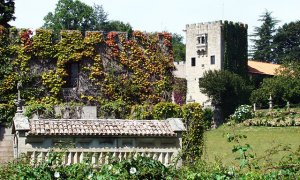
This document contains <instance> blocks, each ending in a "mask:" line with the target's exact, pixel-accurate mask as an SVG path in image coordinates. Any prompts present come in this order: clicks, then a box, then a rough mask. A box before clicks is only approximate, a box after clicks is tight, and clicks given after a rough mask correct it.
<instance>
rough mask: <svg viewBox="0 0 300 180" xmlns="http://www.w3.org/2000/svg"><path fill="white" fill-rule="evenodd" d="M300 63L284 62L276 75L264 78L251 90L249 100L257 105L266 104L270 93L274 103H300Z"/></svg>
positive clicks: (264, 105) (262, 105) (263, 105)
mask: <svg viewBox="0 0 300 180" xmlns="http://www.w3.org/2000/svg"><path fill="white" fill-rule="evenodd" d="M299 77H300V65H299V63H290V64H285V65H284V68H282V69H281V70H280V72H279V75H278V76H274V77H272V78H267V79H264V81H263V83H262V85H261V86H260V88H259V89H256V90H254V91H253V92H252V94H251V97H250V101H251V103H256V104H257V105H258V106H261V107H266V106H268V99H269V97H270V94H271V96H272V99H273V103H274V104H275V105H281V106H282V105H285V104H286V103H287V102H289V103H291V104H298V103H300V80H299Z"/></svg>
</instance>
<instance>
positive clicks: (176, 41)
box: [172, 33, 185, 62]
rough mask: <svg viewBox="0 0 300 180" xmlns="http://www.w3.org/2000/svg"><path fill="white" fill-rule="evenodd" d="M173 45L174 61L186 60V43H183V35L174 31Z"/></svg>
mask: <svg viewBox="0 0 300 180" xmlns="http://www.w3.org/2000/svg"><path fill="white" fill-rule="evenodd" d="M172 46H173V50H174V61H177V62H178V61H185V44H184V43H183V36H181V35H180V34H176V33H173V34H172Z"/></svg>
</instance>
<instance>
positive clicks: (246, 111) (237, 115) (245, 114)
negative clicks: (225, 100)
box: [231, 105, 254, 123]
mask: <svg viewBox="0 0 300 180" xmlns="http://www.w3.org/2000/svg"><path fill="white" fill-rule="evenodd" d="M253 116H254V113H253V110H252V107H251V106H249V105H241V106H239V107H238V108H237V109H236V110H235V112H234V114H233V115H231V118H232V119H233V120H234V121H235V122H237V123H240V122H243V121H244V120H246V119H251V118H252V117H253Z"/></svg>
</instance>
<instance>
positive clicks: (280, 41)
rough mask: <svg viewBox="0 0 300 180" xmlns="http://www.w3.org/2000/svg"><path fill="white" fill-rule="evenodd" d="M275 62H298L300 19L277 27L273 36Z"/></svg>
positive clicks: (299, 58) (299, 57)
mask: <svg viewBox="0 0 300 180" xmlns="http://www.w3.org/2000/svg"><path fill="white" fill-rule="evenodd" d="M274 45H275V53H276V62H277V63H284V62H293V61H296V62H300V21H295V22H290V23H288V24H284V25H283V26H282V27H280V28H278V32H277V34H276V35H275V37H274Z"/></svg>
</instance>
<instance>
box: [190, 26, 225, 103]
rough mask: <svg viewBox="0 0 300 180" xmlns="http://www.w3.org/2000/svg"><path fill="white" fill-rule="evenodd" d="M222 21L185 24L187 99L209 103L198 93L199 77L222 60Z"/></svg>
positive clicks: (216, 66)
mask: <svg viewBox="0 0 300 180" xmlns="http://www.w3.org/2000/svg"><path fill="white" fill-rule="evenodd" d="M222 43H223V41H222V22H221V21H217V22H210V23H198V24H189V25H186V63H185V72H186V79H187V99H188V100H189V99H193V100H194V101H195V102H199V103H201V104H202V105H209V104H210V102H209V99H208V97H207V96H206V95H204V94H202V93H200V89H199V78H201V77H202V76H203V73H204V72H205V71H207V70H219V69H221V68H222V61H223V44H222Z"/></svg>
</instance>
